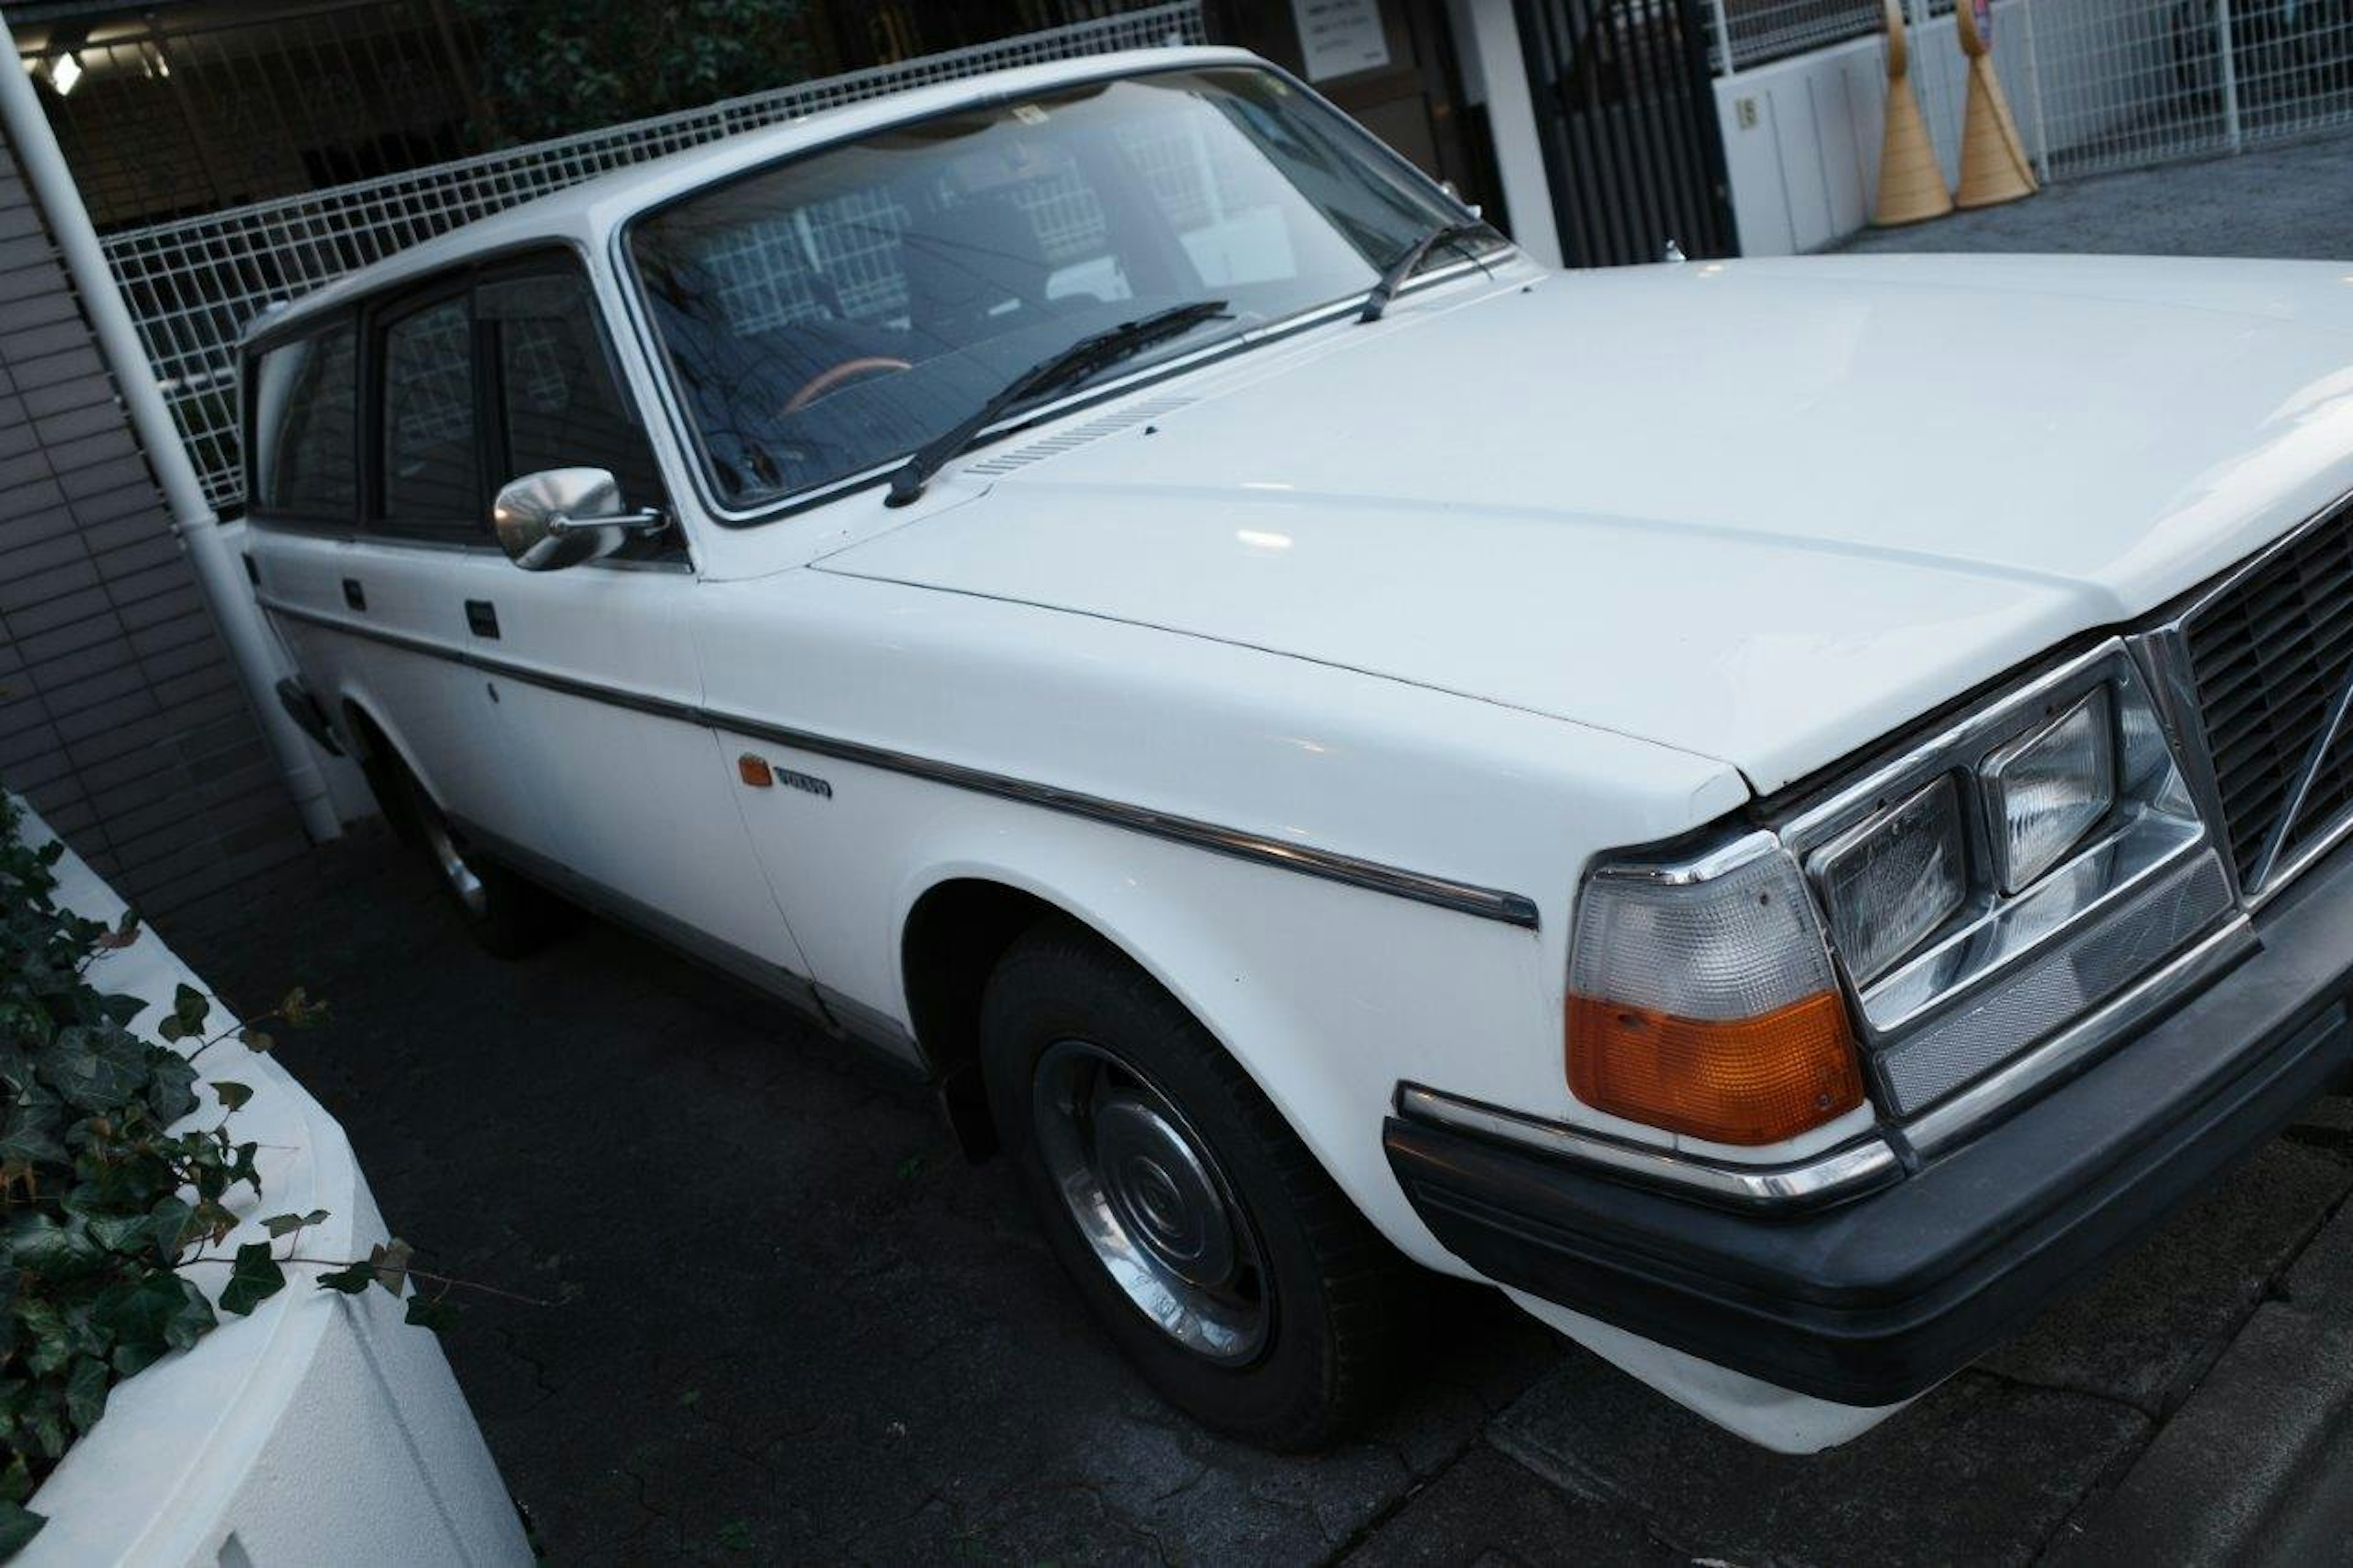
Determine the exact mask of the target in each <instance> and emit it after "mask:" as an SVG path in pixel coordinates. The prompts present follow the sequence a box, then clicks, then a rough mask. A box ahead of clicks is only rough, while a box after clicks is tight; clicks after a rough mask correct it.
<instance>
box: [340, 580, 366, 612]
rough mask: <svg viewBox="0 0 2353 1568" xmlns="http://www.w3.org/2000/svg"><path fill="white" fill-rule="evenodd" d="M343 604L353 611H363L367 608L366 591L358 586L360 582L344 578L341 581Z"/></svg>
mask: <svg viewBox="0 0 2353 1568" xmlns="http://www.w3.org/2000/svg"><path fill="white" fill-rule="evenodd" d="M343 603H344V604H346V605H350V606H351V607H352V608H353V609H354V610H364V609H366V608H367V590H366V589H365V588H363V587H361V586H360V580H359V579H358V578H356V577H346V578H344V579H343Z"/></svg>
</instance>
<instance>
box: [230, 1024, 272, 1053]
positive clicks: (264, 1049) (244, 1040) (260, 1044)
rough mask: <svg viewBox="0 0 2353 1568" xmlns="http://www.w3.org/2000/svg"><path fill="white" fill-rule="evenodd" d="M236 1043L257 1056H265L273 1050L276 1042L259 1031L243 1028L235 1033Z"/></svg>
mask: <svg viewBox="0 0 2353 1568" xmlns="http://www.w3.org/2000/svg"><path fill="white" fill-rule="evenodd" d="M237 1043H238V1044H240V1045H242V1046H244V1047H245V1048H246V1049H247V1050H248V1051H251V1052H253V1053H254V1054H255V1055H257V1056H266V1055H268V1054H269V1052H270V1051H271V1050H273V1049H275V1048H276V1047H277V1045H278V1041H277V1040H276V1039H275V1038H274V1037H271V1036H269V1035H268V1034H266V1033H264V1032H263V1031H261V1030H259V1029H254V1028H245V1029H239V1030H238V1031H237Z"/></svg>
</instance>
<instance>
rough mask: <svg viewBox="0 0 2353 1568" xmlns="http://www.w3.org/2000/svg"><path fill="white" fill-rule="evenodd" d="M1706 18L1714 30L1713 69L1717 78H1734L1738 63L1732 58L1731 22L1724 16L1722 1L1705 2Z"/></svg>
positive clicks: (1738, 67) (1710, 0) (1737, 72)
mask: <svg viewBox="0 0 2353 1568" xmlns="http://www.w3.org/2000/svg"><path fill="white" fill-rule="evenodd" d="M1707 17H1708V23H1709V25H1710V26H1713V27H1715V69H1716V74H1717V75H1718V76H1736V75H1738V74H1739V72H1740V62H1739V61H1738V60H1736V59H1734V58H1732V21H1731V18H1729V17H1728V16H1725V14H1724V0H1707Z"/></svg>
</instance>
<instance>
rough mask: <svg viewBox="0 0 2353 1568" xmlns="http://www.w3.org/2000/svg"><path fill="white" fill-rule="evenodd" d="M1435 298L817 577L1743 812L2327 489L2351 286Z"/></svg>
mask: <svg viewBox="0 0 2353 1568" xmlns="http://www.w3.org/2000/svg"><path fill="white" fill-rule="evenodd" d="M1443 292H1444V291H1440V290H1434V291H1431V292H1430V293H1428V294H1425V295H1424V296H1422V299H1421V300H1419V301H1417V300H1408V301H1403V302H1400V304H1399V306H1398V309H1397V310H1395V311H1394V312H1393V313H1392V316H1391V319H1390V321H1388V323H1385V325H1384V326H1383V327H1380V328H1370V327H1367V328H1362V329H1349V330H1345V331H1331V332H1328V333H1326V334H1324V336H1323V337H1322V338H1321V339H1320V340H1318V342H1316V343H1314V344H1313V345H1310V346H1308V347H1305V348H1303V349H1293V350H1280V349H1278V350H1271V351H1261V353H1256V354H1249V355H1244V356H1242V357H1241V359H1240V360H1238V361H1235V362H1232V364H1231V367H1230V368H1229V369H1228V370H1227V371H1224V372H1205V373H1197V374H1194V375H1192V376H1190V377H1187V378H1185V379H1181V380H1178V381H1176V382H1164V383H1162V384H1159V385H1158V386H1156V387H1155V388H1154V389H1153V390H1152V391H1151V392H1150V393H1149V394H1148V395H1149V396H1150V397H1151V398H1152V399H1154V400H1155V412H1154V413H1153V416H1152V418H1151V420H1150V422H1149V423H1148V424H1145V423H1130V424H1127V425H1126V426H1125V427H1124V428H1117V429H1115V430H1113V431H1111V432H1110V433H1106V434H1103V435H1102V436H1101V437H1100V438H1094V439H1084V440H1082V439H1077V438H1074V437H1071V428H1072V426H1070V425H1067V424H1066V425H1064V426H1061V427H1060V429H1059V430H1058V431H1056V432H1049V433H1048V435H1047V437H1045V438H1044V439H1043V441H1042V443H1038V444H1032V445H1029V446H1025V445H1024V444H1023V443H1022V442H1021V441H1019V440H1016V441H1011V442H1008V443H1005V444H1002V445H1000V446H999V447H994V448H991V449H989V450H988V451H986V452H984V453H982V454H979V455H977V456H976V458H972V459H969V460H967V462H966V463H965V465H964V468H963V471H961V472H958V473H955V474H952V475H950V476H947V477H945V478H944V479H943V480H942V481H941V484H942V487H943V489H942V491H941V500H942V502H943V504H942V505H941V506H940V507H939V509H938V510H934V511H932V512H930V513H928V514H926V515H924V516H923V517H922V518H920V519H919V520H918V521H913V522H911V523H909V524H907V525H906V526H903V527H900V528H898V529H895V530H894V531H890V532H887V533H883V534H881V535H880V536H879V537H872V538H870V539H868V540H866V541H865V542H861V543H859V544H856V545H854V546H852V547H850V548H848V549H846V550H844V551H841V552H838V553H836V554H833V555H831V556H829V557H828V558H826V559H825V560H823V561H822V562H820V563H818V564H819V566H820V569H822V570H826V571H831V572H839V573H849V574H859V575H865V576H872V577H878V578H883V579H888V580H892V581H896V582H901V583H907V584H920V585H925V586H930V587H935V588H940V589H944V590H950V591H954V592H960V593H969V594H976V595H989V596H993V597H998V598H1004V599H1009V600H1016V601H1022V602H1027V603H1030V604H1035V605H1046V606H1050V607H1054V608H1058V609H1062V610H1068V611H1072V612H1077V613H1081V614H1085V615H1092V616H1109V617H1113V618H1116V619H1119V620H1123V621H1130V622H1135V623H1139V624H1144V625H1149V626H1160V627H1166V628H1168V629H1171V630H1175V631H1179V632H1183V633H1187V634H1190V635H1194V636H1198V637H1213V638H1217V639H1220V640H1223V641H1228V642H1232V643H1239V644H1245V645H1250V646H1253V647H1261V648H1265V649H1269V650H1271V651H1274V652H1279V653H1282V654H1286V655H1291V656H1294V657H1298V658H1308V659H1314V660H1318V661H1322V662H1325V663H1330V664H1334V665H1339V666H1345V667H1349V668H1356V669H1360V670H1364V671H1367V672H1370V673H1374V674H1377V675H1380V676H1385V677H1388V678H1392V679H1399V680H1405V681H1411V682H1414V683H1417V684H1419V685H1424V686H1429V687H1433V688H1437V689H1444V690H1449V691H1453V692H1459V693H1461V694H1463V695H1465V696H1468V697H1472V698H1476V699H1479V700H1485V701H1490V702H1496V703H1503V704H1507V705H1511V706H1514V707H1518V708H1524V709H1527V710H1532V711H1535V712H1538V713H1543V714H1547V715H1552V716H1556V717H1558V718H1562V719H1567V720H1573V721H1578V722H1581V723H1585V724H1588V725H1595V726H1599V727H1602V728H1606V729H1609V730H1613V731H1621V732H1624V733H1628V734H1632V735H1638V736H1641V737H1642V738H1644V739H1647V740H1651V741H1655V742H1662V743H1664V744H1668V745H1672V746H1675V747H1678V748H1681V749H1683V750H1685V751H1689V752H1698V753H1701V754H1704V755H1706V756H1711V757H1715V758H1718V759H1721V760H1723V761H1725V762H1727V763H1732V764H1734V765H1735V766H1736V767H1738V768H1739V769H1741V770H1742V771H1743V772H1744V773H1746V775H1747V777H1748V779H1749V781H1750V783H1751V784H1753V785H1754V786H1755V787H1757V789H1760V790H1771V789H1774V788H1776V787H1778V786H1779V785H1780V784H1785V783H1787V782H1788V781H1790V780H1792V779H1795V778H1798V777H1799V776H1800V775H1802V774H1804V773H1809V772H1811V771H1813V770H1815V769H1817V768H1820V767H1821V766H1823V765H1825V764H1827V763H1831V761H1833V760H1835V759H1837V758H1839V757H1841V756H1842V755H1844V754H1846V753H1847V752H1852V751H1853V750H1855V749H1857V748H1860V747H1862V746H1865V745H1867V744H1869V743H1870V742H1873V740H1874V739H1876V738H1878V737H1880V736H1883V735H1884V734H1886V733H1887V732H1888V731H1891V730H1893V729H1894V728H1896V727H1897V726H1899V725H1901V724H1903V723H1904V722H1905V721H1907V720H1910V719H1913V718H1916V717H1918V716H1919V715H1921V714H1923V713H1925V712H1926V711H1928V710H1931V709H1933V708H1935V707H1936V706H1938V705H1939V704H1941V703H1943V702H1945V701H1947V700H1950V699H1951V698H1953V697H1954V696H1956V695H1957V694H1958V693H1960V692H1962V691H1964V690H1967V689H1969V688H1970V687H1972V686H1975V685H1977V684H1978V683H1980V682H1982V681H1984V680H1987V679H1991V678H1993V677H1995V676H1997V675H1999V674H2000V673H2001V672H2003V671H2004V670H2006V669H2009V668H2011V667H2013V666H2015V665H2017V664H2019V663H2021V662H2022V661H2024V660H2027V659H2030V658H2032V657H2033V656H2035V655H2036V654H2037V653H2038V652H2040V651H2042V649H2045V648H2047V647H2051V646H2052V644H2053V643H2056V642H2058V641H2060V640H2061V639H2063V638H2065V637H2069V636H2071V635H2073V634H2075V633H2079V632H2082V631H2084V630H2086V629H2087V628H2091V627H2095V626H2104V625H2108V624H2112V623H2116V622H2118V621H2122V620H2126V619H2129V618H2131V617H2134V616H2139V615H2141V614H2143V613H2144V612H2147V611H2148V610H2149V609H2151V608H2153V607H2154V606H2157V605H2160V604H2162V603H2163V602H2164V601H2165V600H2167V599H2168V598H2169V597H2171V596H2173V595H2177V594H2179V593H2180V592H2181V591H2183V590H2185V589H2187V588H2189V587H2190V586H2191V585H2193V584H2196V583H2197V582H2199V581H2200V579H2201V578H2203V577H2205V576H2207V575H2209V574H2212V573H2214V572H2216V571H2219V570H2221V568H2223V567H2224V566H2226V565H2228V564H2229V563H2231V562H2232V561H2234V560H2236V559H2238V558H2239V557H2241V556H2243V555H2245V554H2247V553H2249V552H2252V551H2253V550H2255V549H2256V548H2258V547H2259V546H2260V545H2261V544H2263V542H2265V541H2267V540H2269V539H2271V538H2273V537H2275V536H2276V535H2278V534H2279V533H2281V532H2283V531H2285V530H2287V529H2288V528H2290V527H2292V526H2293V525H2294V524H2295V522H2296V521H2299V520H2300V519H2302V518H2305V517H2307V516H2310V515H2311V514H2312V513H2314V512H2315V511H2316V510H2319V509H2321V508H2322V507H2323V506H2325V505H2326V504H2327V502H2328V501H2329V500H2332V499H2334V498H2335V497H2336V496H2337V495H2338V494H2341V493H2342V492H2343V491H2345V490H2346V489H2348V488H2353V268H2341V267H2330V266H2325V265H2311V264H2295V263H2277V264H2274V263H2245V262H2167V261H2144V260H2113V259H2111V260H2089V259H2066V258H1967V259H1964V258H1823V259H1811V260H1799V261H1791V262H1751V263H1728V264H1690V265H1683V266H1676V267H1659V268H1637V269H1628V270H1621V271H1612V272H1599V273H1582V274H1565V275H1555V276H1548V277H1546V278H1544V279H1543V280H1542V281H1540V282H1537V283H1535V284H1534V285H1533V286H1530V287H1525V288H1523V287H1520V286H1517V285H1516V284H1515V285H1514V286H1512V287H1510V288H1506V289H1488V290H1486V291H1483V292H1482V291H1478V289H1477V286H1476V285H1465V286H1463V289H1461V291H1458V293H1457V300H1458V301H1463V302H1451V303H1450V302H1447V301H1446V300H1443V299H1442V298H1441V295H1442V294H1443ZM1252 361H1265V362H1267V363H1262V364H1259V365H1255V366H1254V365H1252V364H1251V363H1250V362H1252ZM1278 362H1279V363H1278ZM1092 417H1093V418H1095V419H1097V420H1100V421H1101V427H1108V426H1117V425H1118V424H1119V421H1117V420H1115V419H1113V420H1102V416H1092ZM1079 428H1080V429H1081V430H1082V431H1083V429H1084V426H1080V427H1079ZM958 495H963V496H965V497H969V498H970V499H967V500H963V501H962V503H961V504H950V503H953V502H955V498H956V497H957V496H958Z"/></svg>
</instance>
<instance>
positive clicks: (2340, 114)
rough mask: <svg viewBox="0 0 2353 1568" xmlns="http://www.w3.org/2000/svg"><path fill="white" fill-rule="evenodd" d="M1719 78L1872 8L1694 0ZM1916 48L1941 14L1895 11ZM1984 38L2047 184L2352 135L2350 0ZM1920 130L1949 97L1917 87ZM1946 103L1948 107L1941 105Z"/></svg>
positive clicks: (1867, 22) (2075, 5) (2097, 20)
mask: <svg viewBox="0 0 2353 1568" xmlns="http://www.w3.org/2000/svg"><path fill="white" fill-rule="evenodd" d="M1708 4H1709V8H1710V10H1711V12H1712V17H1711V22H1712V26H1711V33H1712V35H1713V37H1712V40H1711V47H1710V54H1711V58H1712V59H1713V60H1714V63H1715V68H1716V69H1717V70H1718V71H1719V72H1724V71H1727V70H1732V71H1739V70H1749V69H1753V68H1756V67H1757V66H1761V65H1765V64H1767V63H1768V62H1770V61H1774V60H1781V59H1787V58H1789V57H1791V56H1794V55H1800V54H1805V53H1808V52H1810V51H1812V50H1816V49H1821V48H1827V47H1831V46H1834V45H1837V44H1840V43H1843V42H1846V41H1849V40H1852V39H1855V38H1861V37H1871V36H1873V35H1876V34H1877V33H1879V32H1880V31H1881V29H1882V27H1883V25H1884V24H1883V16H1884V10H1883V5H1882V0H1708ZM1904 10H1905V16H1907V17H1908V18H1909V19H1910V23H1911V26H1912V28H1913V30H1914V33H1915V37H1926V28H1927V27H1928V26H1930V25H1931V24H1932V23H1934V24H1936V26H1949V25H1950V24H1949V23H1948V22H1946V21H1944V18H1947V17H1949V16H1951V14H1952V0H1904ZM2002 16H2003V20H2002V22H2001V25H2000V26H1999V27H1997V29H1996V38H1997V43H1998V45H1999V47H2000V62H2001V69H2002V75H2003V79H2004V82H2005V89H2006V91H2007V93H2008V95H2009V97H2010V102H2011V106H2012V109H2013V110H2014V112H2015V114H2016V117H2017V119H2018V121H2019V126H2020V132H2021V135H2022V136H2023V137H2024V139H2025V141H2026V143H2027V150H2028V152H2029V153H2031V155H2032V156H2033V158H2034V160H2035V163H2036V166H2037V168H2038V170H2039V171H2040V172H2041V173H2042V174H2043V176H2044V177H2045V178H2058V179H2064V178H2067V177H2069V176H2072V175H2077V174H2097V173H2102V172H2105V171H2108V170H2114V169H2125V168H2133V167H2137V166H2139V165H2141V164H2144V163H2158V162H2162V161H2163V160H2166V159H2168V158H2182V157H2195V156H2198V155H2200V154H2203V153H2220V152H2230V151H2236V150H2237V149H2239V148H2242V147H2246V146H2250V145H2253V144H2255V143H2258V142H2269V141H2277V140H2282V139H2285V138H2288V137H2294V136H2303V135H2308V134H2312V133H2314V132H2323V131H2327V130H2330V129H2334V128H2337V127H2342V126H2349V125H2353V0H2017V3H2016V4H2015V5H2009V6H2006V7H2004V8H2003V11H2002ZM1915 81H1917V83H1918V88H1919V91H1920V92H1921V94H1922V97H1923V100H1924V101H1923V105H1922V107H1923V109H1924V110H1925V111H1926V114H1927V116H1928V120H1929V122H1930V124H1931V126H1932V127H1942V126H1944V125H1945V124H1946V123H1947V121H1949V123H1950V127H1951V130H1952V131H1953V132H1955V133H1957V130H1958V116H1959V113H1960V99H1959V93H1958V89H1957V84H1956V83H1955V82H1953V81H1949V80H1947V79H1944V78H1943V77H1940V76H1938V75H1937V74H1936V73H1934V72H1926V71H1915ZM1945 100H1949V102H1947V101H1945Z"/></svg>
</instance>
